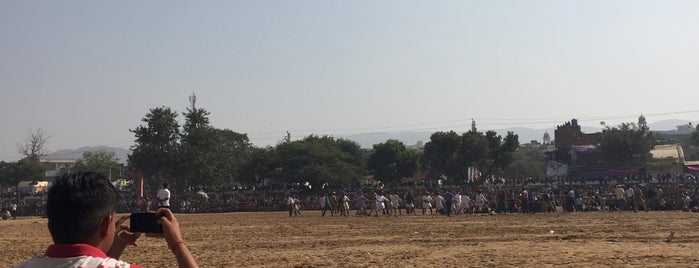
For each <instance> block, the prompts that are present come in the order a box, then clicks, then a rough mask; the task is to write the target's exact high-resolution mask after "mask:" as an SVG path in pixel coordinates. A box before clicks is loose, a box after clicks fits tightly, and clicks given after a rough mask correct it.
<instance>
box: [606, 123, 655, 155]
mask: <svg viewBox="0 0 699 268" xmlns="http://www.w3.org/2000/svg"><path fill="white" fill-rule="evenodd" d="M655 141H656V138H655V135H653V133H651V132H648V131H646V130H644V129H641V128H639V127H637V126H636V124H634V123H622V124H621V125H619V127H618V128H616V127H613V128H610V127H607V128H606V129H605V130H603V131H602V138H601V140H600V145H599V147H600V150H601V151H602V155H603V156H604V158H605V159H606V160H607V161H608V162H609V163H612V164H642V163H645V161H646V160H647V159H648V156H649V153H650V150H651V149H653V146H655Z"/></svg>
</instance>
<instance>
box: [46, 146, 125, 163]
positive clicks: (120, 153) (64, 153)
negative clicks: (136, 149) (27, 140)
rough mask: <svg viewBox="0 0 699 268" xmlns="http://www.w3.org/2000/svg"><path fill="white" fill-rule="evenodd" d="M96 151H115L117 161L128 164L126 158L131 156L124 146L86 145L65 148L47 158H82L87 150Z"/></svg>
mask: <svg viewBox="0 0 699 268" xmlns="http://www.w3.org/2000/svg"><path fill="white" fill-rule="evenodd" d="M96 151H107V152H114V156H115V157H116V158H117V162H119V163H122V164H126V160H127V159H128V157H129V154H130V153H131V151H130V150H127V149H123V148H116V147H108V146H86V147H80V148H78V149H75V150H72V149H64V150H58V151H55V152H53V153H50V154H48V155H47V156H46V157H45V158H48V159H80V158H82V157H83V153H85V152H96Z"/></svg>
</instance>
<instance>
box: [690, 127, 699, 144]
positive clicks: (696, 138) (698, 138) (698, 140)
mask: <svg viewBox="0 0 699 268" xmlns="http://www.w3.org/2000/svg"><path fill="white" fill-rule="evenodd" d="M690 141H691V143H692V145H694V146H699V124H697V129H696V130H695V131H694V132H692V136H691V137H690Z"/></svg>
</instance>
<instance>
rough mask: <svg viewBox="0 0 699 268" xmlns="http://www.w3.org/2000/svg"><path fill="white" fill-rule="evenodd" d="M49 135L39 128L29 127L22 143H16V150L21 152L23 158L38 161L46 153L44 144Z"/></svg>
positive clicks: (46, 149)
mask: <svg viewBox="0 0 699 268" xmlns="http://www.w3.org/2000/svg"><path fill="white" fill-rule="evenodd" d="M50 137H51V136H50V135H48V134H46V133H44V130H43V129H41V128H39V129H37V130H36V131H34V130H32V129H29V131H28V133H27V138H26V139H25V140H24V143H18V144H17V152H19V153H20V154H22V155H23V156H24V158H26V159H29V160H31V161H34V162H36V163H39V159H40V158H41V157H42V156H45V155H46V154H48V148H47V147H46V145H47V143H48V140H49V138H50Z"/></svg>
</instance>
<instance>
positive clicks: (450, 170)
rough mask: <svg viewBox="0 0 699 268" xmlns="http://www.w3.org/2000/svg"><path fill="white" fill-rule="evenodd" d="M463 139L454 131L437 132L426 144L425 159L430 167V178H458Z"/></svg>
mask: <svg viewBox="0 0 699 268" xmlns="http://www.w3.org/2000/svg"><path fill="white" fill-rule="evenodd" d="M461 144H462V137H461V136H459V134H456V132H454V131H449V132H435V133H432V135H431V136H430V141H429V142H427V143H426V144H425V152H424V153H423V157H424V159H425V162H426V163H427V165H428V166H429V169H430V176H433V177H434V176H441V175H447V176H458V175H459V174H460V173H461V170H460V167H459V165H460V164H459V161H465V160H463V159H461V160H459V155H460V150H462V148H461V147H462V146H461Z"/></svg>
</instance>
